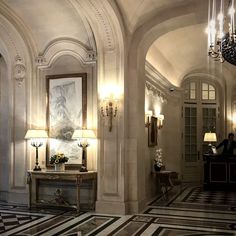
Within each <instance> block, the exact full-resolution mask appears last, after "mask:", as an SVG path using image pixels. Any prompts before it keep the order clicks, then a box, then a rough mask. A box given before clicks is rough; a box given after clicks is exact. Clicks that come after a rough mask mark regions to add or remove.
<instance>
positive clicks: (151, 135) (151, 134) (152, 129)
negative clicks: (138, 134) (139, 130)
mask: <svg viewBox="0 0 236 236" xmlns="http://www.w3.org/2000/svg"><path fill="white" fill-rule="evenodd" d="M156 145H157V118H156V117H154V116H151V120H150V124H149V126H148V146H149V147H153V146H156Z"/></svg>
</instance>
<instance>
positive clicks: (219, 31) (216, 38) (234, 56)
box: [207, 0, 236, 65]
mask: <svg viewBox="0 0 236 236" xmlns="http://www.w3.org/2000/svg"><path fill="white" fill-rule="evenodd" d="M226 4H227V5H226ZM225 6H226V8H227V11H228V15H226V14H225V11H224V8H225ZM217 12H218V14H217ZM234 15H235V9H234V0H230V1H225V0H209V6H208V26H207V33H208V55H209V56H210V57H212V58H214V59H215V60H217V61H220V62H224V61H225V60H226V61H227V62H229V63H230V64H233V65H236V31H235V18H234Z"/></svg>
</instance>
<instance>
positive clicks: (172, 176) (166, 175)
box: [153, 170, 181, 196]
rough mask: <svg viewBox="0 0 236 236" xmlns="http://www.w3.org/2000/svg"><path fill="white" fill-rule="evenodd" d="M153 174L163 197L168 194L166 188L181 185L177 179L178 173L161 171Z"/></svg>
mask: <svg viewBox="0 0 236 236" xmlns="http://www.w3.org/2000/svg"><path fill="white" fill-rule="evenodd" d="M153 174H154V175H155V176H156V177H157V184H158V186H159V187H160V189H161V192H162V193H163V195H164V196H165V194H166V193H168V187H173V186H175V185H181V181H180V180H179V179H178V173H177V172H175V171H170V170H161V171H155V172H153Z"/></svg>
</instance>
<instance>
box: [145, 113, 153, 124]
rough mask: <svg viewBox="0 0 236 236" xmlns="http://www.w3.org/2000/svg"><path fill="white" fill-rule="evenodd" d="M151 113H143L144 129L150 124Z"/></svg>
mask: <svg viewBox="0 0 236 236" xmlns="http://www.w3.org/2000/svg"><path fill="white" fill-rule="evenodd" d="M152 114H153V112H152V111H151V110H148V111H146V112H145V127H148V126H149V125H150V124H151V117H152Z"/></svg>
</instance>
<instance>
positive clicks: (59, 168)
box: [54, 163, 65, 171]
mask: <svg viewBox="0 0 236 236" xmlns="http://www.w3.org/2000/svg"><path fill="white" fill-rule="evenodd" d="M54 167H55V171H65V163H57V164H55V165H54Z"/></svg>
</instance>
